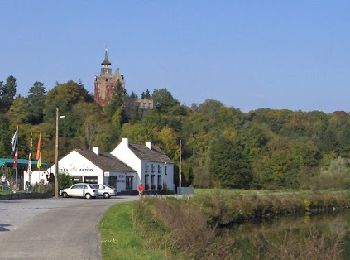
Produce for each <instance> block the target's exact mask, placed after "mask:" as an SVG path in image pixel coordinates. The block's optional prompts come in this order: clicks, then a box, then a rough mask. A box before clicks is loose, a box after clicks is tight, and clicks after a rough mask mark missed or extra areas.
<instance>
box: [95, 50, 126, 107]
mask: <svg viewBox="0 0 350 260" xmlns="http://www.w3.org/2000/svg"><path fill="white" fill-rule="evenodd" d="M111 65H112V63H111V62H110V61H109V59H108V50H107V49H106V50H105V57H104V59H103V61H102V63H101V66H102V67H101V72H100V75H99V76H95V81H94V100H95V102H96V103H97V104H99V105H100V106H104V105H106V104H108V102H109V101H110V100H111V97H112V95H113V89H114V88H115V87H117V83H118V81H119V82H120V85H121V86H122V87H123V88H124V76H123V75H121V74H120V73H119V69H116V71H115V72H114V74H113V73H112V69H111V68H110V66H111Z"/></svg>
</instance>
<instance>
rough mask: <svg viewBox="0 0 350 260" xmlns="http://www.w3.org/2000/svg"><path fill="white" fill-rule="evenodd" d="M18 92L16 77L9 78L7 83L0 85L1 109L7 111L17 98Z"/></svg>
mask: <svg viewBox="0 0 350 260" xmlns="http://www.w3.org/2000/svg"><path fill="white" fill-rule="evenodd" d="M16 92H17V83H16V78H15V77H14V76H12V75H11V76H8V77H7V79H6V83H5V84H3V83H2V82H1V84H0V109H1V110H3V111H7V110H8V109H9V108H10V107H11V105H12V102H13V100H14V98H15V95H16Z"/></svg>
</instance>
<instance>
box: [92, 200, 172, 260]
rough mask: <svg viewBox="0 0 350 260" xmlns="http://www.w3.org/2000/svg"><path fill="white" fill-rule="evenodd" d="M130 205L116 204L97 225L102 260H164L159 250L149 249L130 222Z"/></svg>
mask: <svg viewBox="0 0 350 260" xmlns="http://www.w3.org/2000/svg"><path fill="white" fill-rule="evenodd" d="M132 208H133V206H132V203H121V204H117V205H115V206H113V207H111V208H110V209H108V211H107V212H106V214H105V215H104V217H103V219H102V220H101V222H100V224H99V229H100V235H101V247H102V257H103V259H121V260H123V259H125V260H129V259H150V260H151V259H165V258H166V256H165V255H164V254H163V252H162V251H161V250H157V249H156V248H149V247H148V246H146V245H145V242H144V238H143V237H141V236H140V234H138V233H137V232H136V231H135V229H134V227H133V222H132Z"/></svg>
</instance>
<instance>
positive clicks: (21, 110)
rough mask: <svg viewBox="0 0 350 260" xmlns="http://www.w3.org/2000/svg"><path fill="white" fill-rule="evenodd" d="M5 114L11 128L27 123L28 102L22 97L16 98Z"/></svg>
mask: <svg viewBox="0 0 350 260" xmlns="http://www.w3.org/2000/svg"><path fill="white" fill-rule="evenodd" d="M7 114H8V117H9V120H10V127H11V128H16V126H17V125H21V124H25V123H28V122H29V110H28V100H27V99H26V98H24V97H21V96H18V97H17V98H16V99H15V100H14V101H13V103H12V104H11V107H10V109H9V111H8V112H7Z"/></svg>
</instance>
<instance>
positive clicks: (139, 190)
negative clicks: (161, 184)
mask: <svg viewBox="0 0 350 260" xmlns="http://www.w3.org/2000/svg"><path fill="white" fill-rule="evenodd" d="M144 190H145V187H144V186H143V185H142V183H141V184H139V185H137V191H138V192H139V195H140V197H141V196H142V192H143V191H144Z"/></svg>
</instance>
